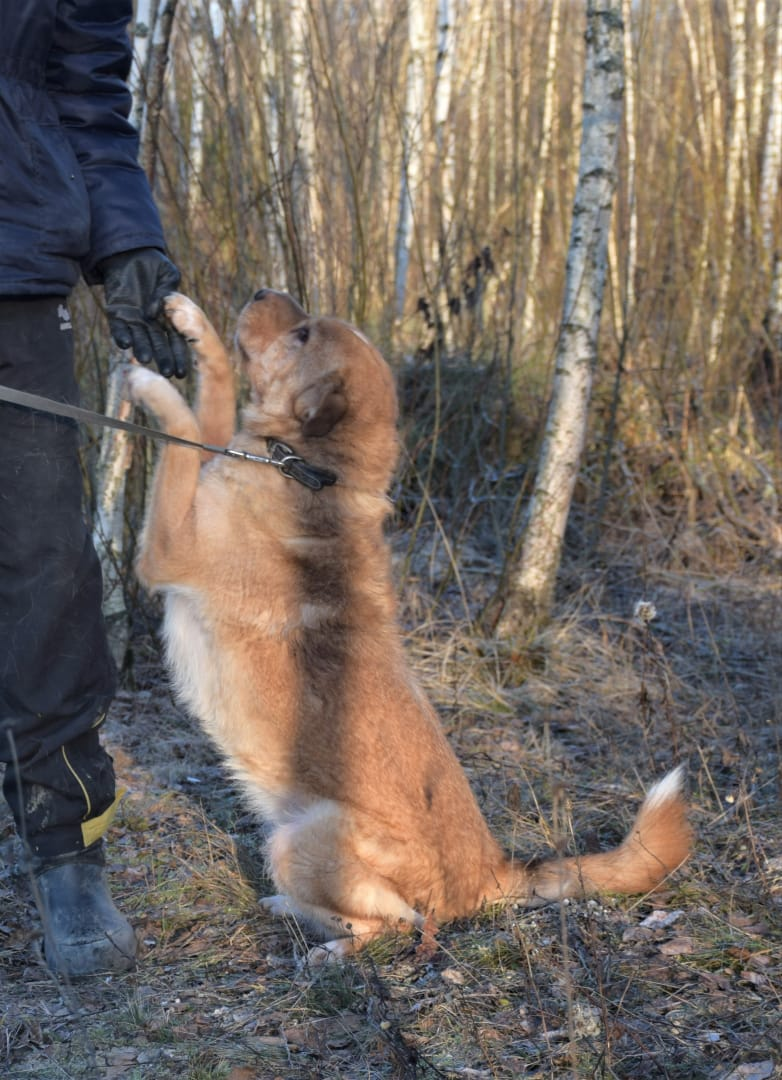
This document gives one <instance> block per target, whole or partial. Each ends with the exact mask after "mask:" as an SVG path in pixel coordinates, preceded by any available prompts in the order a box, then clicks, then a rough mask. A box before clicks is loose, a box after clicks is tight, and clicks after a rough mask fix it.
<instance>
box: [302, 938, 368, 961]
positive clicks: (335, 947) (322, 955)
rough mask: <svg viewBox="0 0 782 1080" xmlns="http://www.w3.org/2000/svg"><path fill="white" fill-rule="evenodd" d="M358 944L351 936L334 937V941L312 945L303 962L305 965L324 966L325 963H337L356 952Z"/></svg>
mask: <svg viewBox="0 0 782 1080" xmlns="http://www.w3.org/2000/svg"><path fill="white" fill-rule="evenodd" d="M359 947H360V946H358V944H357V943H356V939H355V938H352V937H343V938H335V939H334V941H324V942H323V944H322V945H314V946H313V947H312V948H311V949H310V950H309V952H308V953H307V957H306V960H305V963H306V965H307V967H310V968H318V967H325V966H326V964H339V963H341V961H342V960H346V959H347V958H348V957H349V956H353V954H354V953H356V952H358V949H359Z"/></svg>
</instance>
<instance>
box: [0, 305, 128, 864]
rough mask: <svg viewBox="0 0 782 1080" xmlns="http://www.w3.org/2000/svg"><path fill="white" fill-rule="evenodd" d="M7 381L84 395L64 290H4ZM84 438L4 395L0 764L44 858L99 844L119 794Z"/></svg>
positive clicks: (0, 344) (0, 410)
mask: <svg viewBox="0 0 782 1080" xmlns="http://www.w3.org/2000/svg"><path fill="white" fill-rule="evenodd" d="M0 383H2V384H5V385H6V386H9V385H10V386H13V387H15V388H17V389H20V390H27V391H30V392H33V393H37V394H43V395H45V396H47V397H53V398H56V399H57V400H59V401H68V402H72V403H74V404H77V403H78V390H77V387H76V382H75V376H74V366H73V332H72V330H71V326H70V317H69V315H68V310H67V307H66V306H65V301H64V299H60V298H57V297H52V298H49V297H46V298H40V299H38V298H35V299H23V300H16V299H14V300H11V299H5V300H4V299H0ZM78 448H79V432H78V429H77V426H76V424H75V423H74V422H72V421H70V420H64V419H56V418H54V417H51V416H48V415H46V414H44V413H38V412H32V411H30V410H28V409H24V408H21V407H18V406H14V405H8V404H3V403H0V761H3V762H5V765H6V767H5V776H4V781H3V792H4V794H5V796H6V798H7V800H8V802H9V805H10V807H11V810H12V811H13V814H14V818H15V820H16V824H17V829H18V831H19V832H20V834H21V835H22V836H23V837H24V838H25V839H26V841H27V843H28V844H29V846H30V848H31V850H32V852H33V854H34V855H35V856H37V857H39V858H49V857H52V856H57V855H62V854H68V853H72V852H77V851H80V850H82V849H83V848H85V847H88V846H90V845H91V844H92V843H93V842H94V841H95V839H96V838H97V837H98V836H100V833H101V832H102V829H103V827H104V823H105V820H106V818H107V817H108V813H109V808H110V807H111V805H112V804H113V802H114V794H115V793H114V772H113V767H112V761H111V758H110V757H109V755H108V754H107V753H106V751H105V750H104V749H103V748H102V746H101V744H100V741H99V738H98V731H97V728H98V726H99V725H100V723H101V721H102V719H103V717H104V716H105V712H106V709H107V707H108V704H109V702H110V700H111V697H112V695H113V693H114V685H115V672H114V665H113V662H112V659H111V654H110V652H109V648H108V643H107V640H106V635H105V631H104V625H103V618H102V614H101V597H102V584H101V575H100V564H99V561H98V559H97V556H96V554H95V550H94V548H93V546H92V540H91V537H90V530H89V528H88V526H87V524H86V522H85V519H84V515H83V512H82V501H83V499H82V490H83V488H82V476H81V468H80V463H79V457H78Z"/></svg>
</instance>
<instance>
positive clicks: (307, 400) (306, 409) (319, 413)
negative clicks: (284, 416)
mask: <svg viewBox="0 0 782 1080" xmlns="http://www.w3.org/2000/svg"><path fill="white" fill-rule="evenodd" d="M347 407H348V403H347V398H346V397H345V387H344V384H343V382H342V379H341V378H340V377H339V375H337V374H336V373H334V372H332V373H331V374H329V375H324V376H323V378H321V379H318V381H317V382H315V383H313V384H312V385H311V386H308V387H307V388H306V390H302V392H301V393H300V394H299V396H298V397H297V398H296V401H295V403H294V408H293V411H294V415H295V416H296V419H297V420H300V421H301V432H302V435H304V436H305V438H315V439H317V438H320V437H321V436H322V435H328V433H329V432H330V431H331V429H332V428H333V427H334V425H335V424H338V423H339V421H340V420H341V419H342V417H343V416H344V415H345V411H346V410H347Z"/></svg>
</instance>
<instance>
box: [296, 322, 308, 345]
mask: <svg viewBox="0 0 782 1080" xmlns="http://www.w3.org/2000/svg"><path fill="white" fill-rule="evenodd" d="M309 339H310V328H309V326H299V327H297V329H296V340H297V341H300V342H301V343H302V345H306V344H307V342H308V341H309Z"/></svg>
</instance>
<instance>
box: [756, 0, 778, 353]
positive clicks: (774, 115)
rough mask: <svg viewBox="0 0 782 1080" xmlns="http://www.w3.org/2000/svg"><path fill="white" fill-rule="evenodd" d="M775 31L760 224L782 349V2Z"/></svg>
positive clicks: (773, 333) (771, 320)
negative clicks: (781, 206) (781, 211)
mask: <svg viewBox="0 0 782 1080" xmlns="http://www.w3.org/2000/svg"><path fill="white" fill-rule="evenodd" d="M774 33H775V35H776V39H775V47H774V64H773V68H772V70H773V74H772V77H771V102H770V104H769V112H768V123H767V126H766V138H765V145H764V147H763V165H762V169H761V175H760V228H761V235H762V237H763V248H764V250H765V253H766V258H767V259H768V263H769V271H770V274H771V290H770V294H769V300H768V306H767V312H766V329H767V331H768V334H769V336H770V338H771V344H772V347H773V348H774V349H775V350H777V351H779V352H782V251H781V250H780V247H779V241H778V239H777V235H778V233H777V229H776V220H775V218H776V207H777V206H778V203H779V191H780V177H782V2H780V3H779V4H778V5H777V13H776V24H775V28H774Z"/></svg>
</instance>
